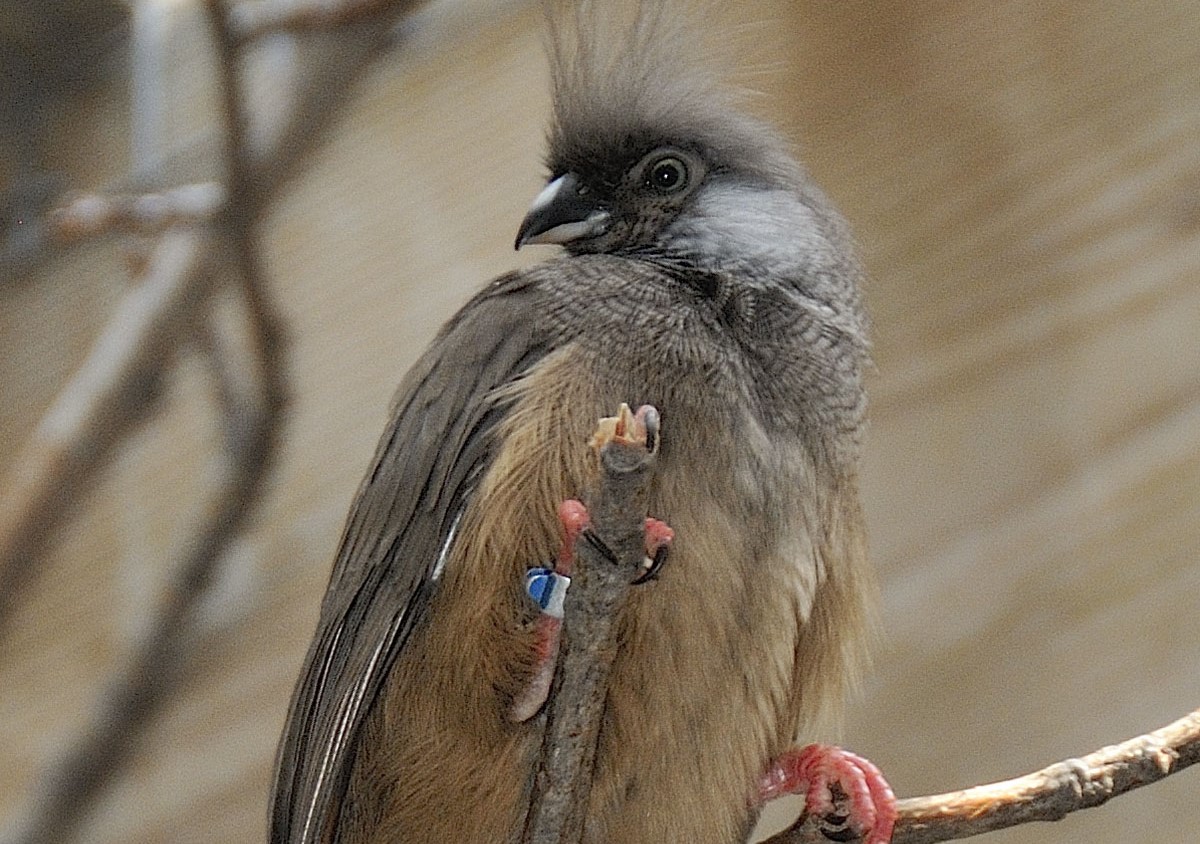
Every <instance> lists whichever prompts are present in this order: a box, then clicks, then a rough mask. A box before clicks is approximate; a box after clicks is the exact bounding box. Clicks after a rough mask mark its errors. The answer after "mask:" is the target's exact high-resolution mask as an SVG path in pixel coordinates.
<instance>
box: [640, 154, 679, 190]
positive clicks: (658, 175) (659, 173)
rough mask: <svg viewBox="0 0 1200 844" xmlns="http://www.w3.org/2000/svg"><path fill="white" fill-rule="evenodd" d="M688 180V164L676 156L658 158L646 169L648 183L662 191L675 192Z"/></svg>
mask: <svg viewBox="0 0 1200 844" xmlns="http://www.w3.org/2000/svg"><path fill="white" fill-rule="evenodd" d="M687 180H688V169H687V165H686V164H684V163H683V162H682V161H680V160H679V159H678V158H675V157H674V156H670V157H667V158H660V159H658V160H657V161H655V162H654V163H653V164H651V165H650V167H649V169H648V170H647V171H646V184H647V185H648V186H650V187H652V188H654V189H655V190H657V191H659V192H660V193H674V192H675V191H677V190H679V189H680V188H682V187H683V186H684V185H686V184H687Z"/></svg>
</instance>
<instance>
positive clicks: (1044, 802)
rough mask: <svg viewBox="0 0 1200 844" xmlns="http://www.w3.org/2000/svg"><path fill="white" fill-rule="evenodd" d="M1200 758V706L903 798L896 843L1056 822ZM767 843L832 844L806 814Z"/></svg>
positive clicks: (928, 842)
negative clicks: (1107, 739) (1066, 752)
mask: <svg viewBox="0 0 1200 844" xmlns="http://www.w3.org/2000/svg"><path fill="white" fill-rule="evenodd" d="M1197 762H1200V709H1198V710H1196V711H1195V712H1192V713H1191V714H1190V715H1186V716H1184V717H1183V718H1180V719H1179V720H1178V721H1175V722H1174V723H1172V724H1168V725H1167V726H1165V727H1163V728H1162V729H1159V730H1155V731H1154V732H1152V733H1147V734H1146V735H1143V736H1138V737H1137V738H1133V739H1129V740H1128V741H1125V742H1122V743H1121V744H1117V745H1112V746H1110V747H1105V748H1101V749H1100V750H1097V751H1096V752H1094V753H1089V754H1088V755H1087V756H1084V757H1083V758H1081V759H1067V760H1066V761H1063V762H1058V763H1056V764H1054V765H1050V766H1049V767H1047V768H1043V769H1042V770H1040V771H1036V772H1034V773H1032V774H1027V775H1025V776H1023V777H1017V778H1016V779H1011V780H1005V781H1003V782H997V783H991V784H989V785H980V786H976V787H975V788H968V789H965V790H963V791H953V792H950V793H948V794H936V795H933V796H930V797H913V798H909V799H907V800H901V801H899V805H898V810H899V815H900V817H899V819H898V820H897V823H896V829H895V832H894V833H893V835H892V844H934V842H937V841H950V840H953V839H957V838H968V837H970V836H972V835H979V834H981V833H984V832H992V831H994V830H997V829H1005V828H1007V827H1010V826H1016V825H1018V824H1023V823H1030V822H1032V821H1057V820H1061V819H1062V818H1064V817H1066V816H1067V815H1069V814H1070V813H1071V812H1077V811H1079V810H1080V809H1090V808H1092V807H1094V806H1100V805H1103V804H1104V803H1107V802H1108V801H1109V800H1111V799H1112V798H1114V797H1117V796H1118V795H1121V794H1124V793H1126V792H1128V791H1132V790H1133V789H1135V788H1140V787H1141V786H1143V785H1149V784H1150V783H1152V782H1157V781H1159V780H1161V779H1163V778H1164V777H1167V776H1169V775H1171V774H1173V773H1175V772H1176V771H1181V770H1183V769H1184V768H1186V767H1188V766H1189V765H1194V764H1196V763H1197ZM763 844H828V839H826V838H825V837H824V836H822V835H821V834H820V832H819V831H817V830H816V829H815V828H814V827H813V826H812V825H811V824H809V823H807V822H806V819H804V818H802V819H801V820H799V821H797V822H796V824H795V825H793V826H792V827H791V828H789V829H787V830H784V831H783V832H780V833H779V834H777V835H773V836H772V837H771V838H769V839H767V841H766V842H764V843H763Z"/></svg>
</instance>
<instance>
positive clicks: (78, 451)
mask: <svg viewBox="0 0 1200 844" xmlns="http://www.w3.org/2000/svg"><path fill="white" fill-rule="evenodd" d="M207 248H208V238H207V237H205V236H204V235H202V234H200V233H197V232H192V231H184V230H175V231H170V232H168V233H167V234H166V235H164V236H163V238H162V240H161V241H160V243H159V244H158V246H157V247H156V248H155V249H154V252H153V254H152V255H151V258H150V262H149V265H148V267H147V272H146V278H145V280H144V281H143V283H142V284H140V285H139V286H138V287H136V288H134V289H132V290H131V291H130V292H129V293H128V294H126V296H125V299H124V300H123V301H122V302H121V303H120V304H119V305H118V307H117V309H116V311H115V313H114V314H113V316H112V319H110V320H109V323H108V325H107V326H105V328H104V331H103V333H102V334H101V335H100V337H99V339H97V341H96V343H95V345H94V346H93V348H92V351H91V354H89V355H88V358H87V360H85V361H84V363H83V365H82V366H81V367H80V368H79V370H78V371H77V372H76V373H75V375H74V376H73V377H72V378H71V380H70V381H69V382H68V383H67V385H66V387H65V388H64V389H63V391H62V392H61V393H60V394H59V395H58V398H57V399H56V400H55V402H54V404H53V405H52V406H51V407H50V410H49V411H48V412H47V414H46V415H45V417H44V418H43V419H42V421H41V423H40V424H39V426H38V427H37V429H36V430H35V431H34V434H33V437H32V438H31V439H30V441H29V442H28V443H26V445H25V447H24V449H23V450H22V451H21V453H20V454H19V455H18V457H17V459H16V462H15V464H14V469H13V471H12V474H11V475H10V477H9V478H8V482H7V484H6V486H5V494H4V495H3V496H0V628H2V627H3V624H4V622H5V620H6V619H7V616H8V613H9V611H10V610H11V608H12V605H13V603H14V600H15V598H16V597H17V595H18V594H19V590H20V587H21V585H22V584H23V582H24V580H25V578H26V576H27V574H28V572H29V568H30V564H31V560H32V559H33V558H34V557H35V556H36V555H37V554H38V552H39V551H40V550H41V549H42V546H43V544H44V542H45V540H46V538H47V537H48V536H50V534H51V533H52V531H53V529H54V527H55V526H57V525H58V524H59V523H60V520H61V518H62V516H63V515H64V514H65V513H66V512H69V511H70V510H71V509H72V507H73V506H74V505H75V504H76V503H77V502H78V500H79V498H80V496H81V494H82V493H83V491H84V490H85V489H86V488H87V486H88V483H89V482H90V480H91V479H92V478H93V477H94V475H95V473H96V470H97V469H98V468H100V467H101V466H102V465H104V463H105V461H106V459H107V457H108V456H109V454H110V453H111V450H112V446H113V445H114V444H115V443H116V442H118V441H119V440H120V438H121V437H122V436H123V435H124V434H125V433H126V432H127V431H128V430H129V428H130V427H132V425H133V424H135V423H137V422H139V421H142V420H144V419H145V418H146V417H147V414H148V411H149V410H150V409H151V408H152V407H153V402H152V401H151V399H153V398H154V396H155V395H157V378H158V377H159V374H160V372H161V365H162V360H163V359H164V358H166V357H169V354H170V351H171V347H172V343H171V339H172V337H173V336H175V333H176V329H177V327H178V325H179V323H180V322H181V321H182V320H184V319H185V318H186V317H187V314H188V313H189V311H190V310H191V309H192V308H194V307H195V306H196V304H197V302H198V301H199V300H200V299H201V298H203V296H204V295H205V293H206V292H207V291H208V289H209V286H210V284H211V273H210V272H208V271H207V270H206V268H205V266H204V260H203V259H204V257H205V253H206V250H207Z"/></svg>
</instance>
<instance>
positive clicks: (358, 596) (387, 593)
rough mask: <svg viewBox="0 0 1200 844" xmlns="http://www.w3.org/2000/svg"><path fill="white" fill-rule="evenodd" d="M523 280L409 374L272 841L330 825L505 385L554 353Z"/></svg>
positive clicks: (294, 718) (282, 765) (373, 480)
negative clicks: (358, 742) (541, 334)
mask: <svg viewBox="0 0 1200 844" xmlns="http://www.w3.org/2000/svg"><path fill="white" fill-rule="evenodd" d="M535 295H536V293H535V291H534V288H533V285H532V284H531V282H530V280H529V278H528V277H527V276H523V275H518V274H513V275H509V276H505V277H503V278H500V279H498V280H497V281H495V282H493V283H492V284H491V285H490V286H489V287H488V288H487V289H485V290H484V291H482V292H481V293H480V294H478V295H477V296H476V297H475V298H474V299H473V300H472V301H471V302H470V303H468V305H467V306H466V307H464V308H463V310H462V311H460V312H459V314H458V315H457V316H456V317H455V318H454V319H453V320H451V322H450V323H449V324H447V325H446V327H445V328H443V329H442V333H441V334H440V335H439V336H438V339H437V340H435V342H434V343H433V344H432V345H431V346H430V349H429V350H428V351H427V352H426V353H425V355H424V356H423V357H422V358H421V359H420V360H419V361H418V362H417V364H416V365H415V366H414V367H413V369H412V370H411V371H410V372H409V374H408V376H407V377H406V378H405V380H404V382H403V383H402V384H401V387H400V390H399V393H398V396H397V401H396V404H395V407H394V409H393V416H392V421H391V424H390V425H389V428H388V429H387V431H385V433H384V436H383V438H382V439H381V440H380V443H379V446H378V448H377V450H376V453H375V460H374V464H373V467H372V469H371V471H370V472H369V473H368V474H367V476H366V478H364V480H363V482H362V485H361V486H360V487H359V491H358V496H357V498H356V499H355V503H354V506H353V508H352V509H351V512H350V516H349V519H348V520H347V523H346V528H345V532H344V534H343V536H342V545H341V549H340V551H339V553H338V558H337V562H336V563H335V565H334V570H333V574H332V577H331V579H330V584H329V588H328V591H327V592H326V594H325V600H324V602H323V604H322V607H321V616H320V620H319V622H318V625H317V632H316V636H315V637H314V640H313V643H312V645H311V646H310V648H309V652H308V656H307V657H306V659H305V664H304V669H303V671H302V673H301V676H300V681H299V683H298V684H297V687H296V691H295V693H294V694H293V697H292V702H291V707H290V710H289V712H288V720H287V725H286V727H285V729H284V734H283V739H282V742H281V744H280V747H279V753H278V758H277V760H276V776H275V784H274V789H273V796H272V801H273V805H272V810H271V837H270V840H271V842H272V844H315V842H318V841H321V840H322V839H323V837H324V836H325V835H326V834H327V832H328V831H329V829H330V826H331V823H332V820H333V818H334V817H335V816H336V813H337V810H338V805H339V803H340V800H341V797H342V795H343V794H344V792H345V788H346V784H347V780H348V777H349V772H350V767H351V765H352V763H353V761H354V746H355V739H356V738H357V736H358V733H359V730H360V728H361V726H362V724H363V721H364V719H365V717H366V715H367V713H368V712H369V710H370V707H371V704H372V703H373V702H374V700H375V697H376V695H377V694H378V692H379V690H380V688H381V686H382V684H383V682H384V680H385V679H386V677H387V674H388V672H389V670H390V668H391V666H392V664H393V663H394V661H395V657H396V654H397V653H398V652H399V650H400V649H401V648H403V647H404V643H405V641H406V639H407V638H408V635H409V633H410V632H411V631H412V629H413V628H414V626H415V625H416V624H418V623H419V621H420V619H421V616H422V614H423V612H424V611H425V608H426V606H427V605H428V602H429V597H430V595H431V594H432V592H433V590H434V589H435V588H436V585H437V580H438V576H439V575H440V572H441V566H442V565H443V564H444V562H445V557H446V555H447V553H448V551H449V547H450V544H451V542H452V540H453V534H454V531H455V528H456V527H457V524H458V519H459V517H460V516H461V514H462V510H463V509H464V507H465V506H466V501H467V500H468V498H469V496H470V493H471V491H472V489H473V487H474V486H475V484H476V483H477V481H478V478H479V477H480V475H481V473H482V472H483V470H484V469H485V468H486V467H487V465H488V464H489V462H490V460H491V457H492V454H493V451H494V449H493V434H494V429H495V425H496V423H497V422H498V421H499V420H500V419H501V418H502V417H503V415H504V413H505V412H506V408H505V407H503V406H501V405H500V404H499V403H498V402H497V401H496V400H495V399H494V395H495V388H496V387H497V386H499V385H501V384H505V383H507V382H509V381H511V380H512V379H514V378H516V377H518V376H519V375H520V374H521V373H522V372H523V371H524V370H526V369H527V368H528V367H530V366H531V365H533V364H534V363H535V362H536V361H537V360H538V359H540V358H541V357H542V356H543V355H544V354H545V351H546V349H545V348H544V347H543V345H542V344H541V343H540V341H539V340H538V338H537V337H536V336H535V335H534V332H533V328H532V324H533V322H534V320H533V319H532V318H531V315H532V314H533V313H536V308H535V306H534V305H533V304H532V303H531V300H532V299H533V298H534V297H535Z"/></svg>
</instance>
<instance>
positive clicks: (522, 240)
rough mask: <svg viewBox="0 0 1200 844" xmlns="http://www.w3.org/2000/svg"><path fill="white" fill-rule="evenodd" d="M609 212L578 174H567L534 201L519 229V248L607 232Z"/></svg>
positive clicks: (547, 186)
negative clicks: (583, 189) (582, 187)
mask: <svg viewBox="0 0 1200 844" xmlns="http://www.w3.org/2000/svg"><path fill="white" fill-rule="evenodd" d="M608 219H609V213H608V212H607V211H605V210H604V209H603V208H601V207H600V205H599V204H598V203H597V202H596V200H595V198H594V197H592V196H591V195H590V194H588V193H586V192H582V193H581V192H580V183H579V177H578V176H576V175H575V174H574V173H566V174H564V175H562V176H559V177H558V178H557V179H555V180H553V181H552V182H550V184H548V185H546V187H545V188H543V189H542V192H541V193H539V194H538V195H537V198H536V199H534V200H533V205H531V206H530V207H529V213H528V214H526V215H525V219H524V220H523V221H522V222H521V228H520V229H519V230H518V231H517V243H516V248H517V249H520V248H521V247H522V246H524V245H525V244H526V243H570V242H571V241H572V240H579V239H580V238H584V237H595V236H596V235H598V234H604V232H605V231H607V229H608Z"/></svg>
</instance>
